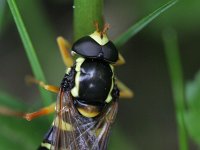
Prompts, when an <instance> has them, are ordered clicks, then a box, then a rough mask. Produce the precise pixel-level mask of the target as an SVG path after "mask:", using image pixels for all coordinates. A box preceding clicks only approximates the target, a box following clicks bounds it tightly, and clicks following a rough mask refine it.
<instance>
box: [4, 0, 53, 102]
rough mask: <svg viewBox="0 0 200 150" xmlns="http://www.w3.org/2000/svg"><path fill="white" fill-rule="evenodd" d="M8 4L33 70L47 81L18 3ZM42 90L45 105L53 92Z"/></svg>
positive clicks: (9, 0) (11, 2)
mask: <svg viewBox="0 0 200 150" xmlns="http://www.w3.org/2000/svg"><path fill="white" fill-rule="evenodd" d="M7 2H8V5H9V7H10V10H11V13H12V15H13V17H14V20H15V23H16V25H17V28H18V31H19V34H20V36H21V39H22V42H23V45H24V47H25V51H26V54H27V56H28V59H29V62H30V65H31V68H32V71H33V73H34V76H35V77H36V78H37V79H38V80H42V81H44V82H46V79H45V77H44V73H43V71H42V68H41V66H40V63H39V60H38V58H37V55H36V53H35V49H34V47H33V45H32V42H31V39H30V37H29V35H28V33H27V30H26V27H25V25H24V23H23V20H22V17H21V15H20V12H19V9H18V7H17V5H16V2H15V0H8V1H7ZM40 92H41V95H42V98H43V102H44V104H45V105H48V104H49V99H50V100H52V98H51V94H49V93H47V92H45V91H44V90H43V89H42V88H40Z"/></svg>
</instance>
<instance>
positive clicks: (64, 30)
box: [0, 0, 200, 150]
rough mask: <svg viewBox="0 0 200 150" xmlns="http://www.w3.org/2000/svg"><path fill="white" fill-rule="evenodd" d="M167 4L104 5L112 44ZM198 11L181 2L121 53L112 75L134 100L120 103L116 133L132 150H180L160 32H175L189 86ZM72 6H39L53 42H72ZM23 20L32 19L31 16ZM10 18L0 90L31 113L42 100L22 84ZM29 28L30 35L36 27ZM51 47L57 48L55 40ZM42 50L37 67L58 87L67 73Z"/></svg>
mask: <svg viewBox="0 0 200 150" xmlns="http://www.w3.org/2000/svg"><path fill="white" fill-rule="evenodd" d="M165 2H166V1H164V0H162V1H159V2H158V1H156V0H151V1H147V0H140V1H139V0H134V1H133V0H125V1H119V0H118V1H116V0H108V1H105V10H104V12H105V13H104V16H105V20H106V22H108V23H109V24H110V25H111V28H110V30H109V31H108V35H109V37H110V39H111V40H114V39H116V38H117V37H118V36H119V35H120V34H121V33H122V32H123V31H125V30H126V29H127V28H128V27H129V26H131V25H132V24H133V23H134V22H137V21H138V20H139V19H141V18H143V17H144V16H146V15H147V14H149V13H150V12H152V11H153V10H155V9H156V8H158V7H159V6H161V5H162V4H163V3H165ZM197 5H198V6H200V2H199V1H197V0H196V1H195V0H193V1H191V2H188V1H186V0H182V1H180V2H179V3H177V5H175V6H174V7H173V8H171V9H169V10H168V11H167V12H165V13H164V14H162V15H161V16H160V17H159V18H158V19H156V20H155V21H153V23H151V24H150V25H148V27H146V28H145V29H144V30H143V31H141V32H140V33H139V34H137V35H136V36H135V37H134V38H132V39H131V40H130V41H129V42H128V43H126V45H124V46H123V47H122V49H120V51H121V52H122V54H123V56H124V57H125V59H126V62H127V63H126V64H125V65H124V66H120V67H118V68H116V74H117V76H118V78H120V79H121V80H122V81H123V82H124V83H126V85H127V86H129V87H130V88H131V89H132V90H133V91H134V93H135V97H134V98H133V99H132V100H120V105H119V113H118V117H117V120H116V126H117V127H118V128H120V131H121V132H120V133H121V135H122V136H125V137H126V140H127V142H128V143H129V144H130V145H132V146H134V147H136V149H139V150H146V149H148V150H177V149H178V136H177V129H176V128H177V127H176V120H175V110H174V104H173V98H172V92H171V83H170V78H169V72H168V68H167V64H166V59H165V53H164V46H163V41H162V32H163V31H164V30H165V29H166V28H168V27H174V28H175V29H176V30H177V33H178V38H179V47H180V56H181V60H182V66H183V71H184V72H183V73H184V79H185V81H186V82H187V81H189V80H192V79H193V78H194V76H195V73H197V71H198V70H199V64H200V59H199V56H200V51H199V47H200V44H199V37H200V32H199V30H200V28H199V25H200V19H199V14H200V9H199V8H198V7H197ZM72 6H73V2H72V1H64V0H59V1H55V0H49V1H41V8H42V10H43V13H44V14H45V17H46V19H47V22H48V23H49V24H50V25H51V27H50V28H51V29H52V33H53V34H52V37H51V38H53V39H56V37H57V36H58V35H62V36H64V37H65V38H67V39H69V40H70V41H72V39H73V38H72V31H73V28H72V23H73V20H72V16H73V8H72ZM8 16H9V15H8ZM26 16H29V17H31V12H30V14H26ZM8 18H9V17H8ZM11 18H12V17H10V19H8V20H10V21H9V22H8V23H7V25H6V26H5V27H4V28H3V32H2V33H0V88H1V89H3V90H4V91H9V93H11V94H12V95H15V96H16V97H19V98H20V99H22V100H23V101H25V102H26V103H28V104H29V105H30V109H32V108H33V107H36V106H37V105H38V104H35V101H40V96H39V92H38V90H37V88H36V87H34V86H31V87H27V86H26V85H25V83H24V77H25V76H26V75H27V74H32V72H31V67H30V65H29V62H28V60H27V57H26V54H25V52H24V48H23V46H22V43H21V40H20V37H19V34H18V32H17V29H16V26H15V24H14V22H13V21H12V19H11ZM35 24H37V23H35ZM27 26H29V27H30V29H31V26H34V24H28V25H27ZM44 32H45V31H44ZM40 38H41V37H40ZM33 40H35V41H36V43H39V42H40V41H37V39H33ZM54 42H55V43H54V45H55V44H56V40H55V41H54ZM42 44H43V47H44V51H40V52H38V53H39V54H41V58H43V59H42V60H41V62H42V64H43V66H42V67H43V69H44V70H45V75H47V79H48V81H49V83H50V84H55V85H59V84H60V82H61V80H62V77H63V75H64V72H65V67H64V65H63V64H62V60H61V57H60V56H59V51H58V48H56V47H55V49H54V47H50V45H51V43H48V42H47V43H42ZM45 56H46V57H45ZM35 105H36V106H35ZM28 110H29V109H28ZM113 132H114V131H113ZM190 146H191V149H194V150H195V149H197V148H196V145H195V144H194V142H192V141H191V142H190Z"/></svg>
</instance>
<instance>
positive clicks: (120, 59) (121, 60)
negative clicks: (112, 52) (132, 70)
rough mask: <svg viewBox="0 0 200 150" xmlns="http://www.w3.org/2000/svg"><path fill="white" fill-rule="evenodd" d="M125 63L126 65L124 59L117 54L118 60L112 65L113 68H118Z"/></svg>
mask: <svg viewBox="0 0 200 150" xmlns="http://www.w3.org/2000/svg"><path fill="white" fill-rule="evenodd" d="M125 63H126V61H125V59H124V57H123V56H122V54H120V53H119V59H118V60H117V62H116V63H115V64H114V66H120V65H123V64H125Z"/></svg>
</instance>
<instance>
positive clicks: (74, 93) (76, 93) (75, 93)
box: [71, 57, 85, 97]
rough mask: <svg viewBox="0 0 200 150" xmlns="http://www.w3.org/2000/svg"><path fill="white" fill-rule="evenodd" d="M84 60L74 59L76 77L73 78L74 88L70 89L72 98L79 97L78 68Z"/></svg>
mask: <svg viewBox="0 0 200 150" xmlns="http://www.w3.org/2000/svg"><path fill="white" fill-rule="evenodd" d="M84 60H85V59H84V58H82V57H80V58H78V59H76V68H75V70H76V72H77V73H76V76H75V86H74V87H73V88H72V90H71V94H72V96H73V97H78V96H79V77H80V74H81V71H80V68H81V65H82V63H83V62H84Z"/></svg>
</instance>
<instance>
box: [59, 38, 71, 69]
mask: <svg viewBox="0 0 200 150" xmlns="http://www.w3.org/2000/svg"><path fill="white" fill-rule="evenodd" d="M57 43H58V46H59V49H60V53H61V56H62V59H63V62H64V64H65V65H66V66H67V67H68V68H70V67H71V66H72V65H73V63H74V62H73V58H72V56H71V54H70V50H69V49H70V48H71V45H70V43H69V42H68V41H66V40H65V39H64V38H63V37H61V36H59V37H58V38H57Z"/></svg>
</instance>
